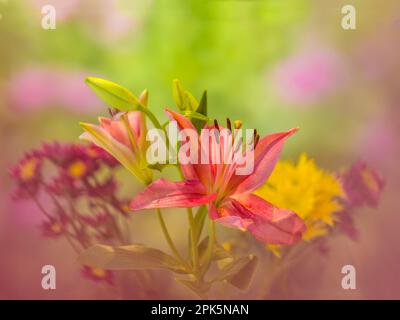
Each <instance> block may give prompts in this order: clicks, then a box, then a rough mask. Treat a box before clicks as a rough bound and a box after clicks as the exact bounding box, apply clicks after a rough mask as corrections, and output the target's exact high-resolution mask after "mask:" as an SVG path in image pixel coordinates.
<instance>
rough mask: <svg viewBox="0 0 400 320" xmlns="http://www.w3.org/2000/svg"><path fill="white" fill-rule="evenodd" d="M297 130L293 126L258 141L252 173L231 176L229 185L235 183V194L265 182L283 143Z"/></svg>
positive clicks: (252, 189)
mask: <svg viewBox="0 0 400 320" xmlns="http://www.w3.org/2000/svg"><path fill="white" fill-rule="evenodd" d="M297 130H298V128H293V129H290V130H289V131H286V132H278V133H273V134H270V135H268V136H266V137H264V138H263V139H261V140H260V141H259V143H258V144H257V146H256V148H255V150H254V171H253V173H252V174H250V175H248V176H235V177H233V178H232V181H231V186H235V185H237V188H236V190H235V192H234V193H235V194H241V193H248V192H252V191H254V190H256V189H257V188H259V187H261V186H262V185H263V184H264V183H265V181H266V180H267V179H268V177H269V176H270V174H271V173H272V171H273V169H274V167H275V165H276V162H277V161H278V158H279V155H280V153H281V150H282V147H283V143H284V142H285V140H286V139H287V138H288V137H290V136H291V135H292V134H294V133H295V132H296V131H297ZM243 178H244V179H243ZM240 180H242V181H240Z"/></svg>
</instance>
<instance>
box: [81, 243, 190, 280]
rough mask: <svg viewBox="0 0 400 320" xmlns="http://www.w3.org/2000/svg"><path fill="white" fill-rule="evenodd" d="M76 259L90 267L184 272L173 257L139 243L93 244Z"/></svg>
mask: <svg viewBox="0 0 400 320" xmlns="http://www.w3.org/2000/svg"><path fill="white" fill-rule="evenodd" d="M78 261H79V262H80V263H81V264H84V265H88V266H90V267H97V268H103V269H109V270H134V269H168V270H171V271H174V272H177V273H185V271H184V269H183V268H182V266H181V265H180V264H179V263H178V261H177V260H176V259H175V258H173V257H171V256H170V255H168V254H166V253H164V252H162V251H161V250H158V249H153V248H149V247H146V246H144V245H141V244H133V245H128V246H121V247H112V246H106V245H99V244H98V245H94V246H93V247H90V248H89V249H87V250H86V251H84V252H83V253H82V254H81V255H80V256H79V258H78Z"/></svg>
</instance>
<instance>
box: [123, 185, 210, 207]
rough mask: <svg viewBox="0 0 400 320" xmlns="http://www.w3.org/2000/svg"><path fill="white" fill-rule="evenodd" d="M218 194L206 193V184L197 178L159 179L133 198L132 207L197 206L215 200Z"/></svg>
mask: <svg viewBox="0 0 400 320" xmlns="http://www.w3.org/2000/svg"><path fill="white" fill-rule="evenodd" d="M216 196H217V194H215V193H214V194H206V191H205V188H204V186H203V185H202V184H201V182H199V181H196V180H187V181H179V182H171V181H168V180H165V179H159V180H157V181H154V182H153V183H151V184H150V185H149V186H148V187H147V188H146V189H144V191H142V192H141V193H139V194H138V195H137V196H136V197H135V198H133V200H132V201H131V203H130V209H131V210H134V211H136V210H141V209H153V208H173V207H175V208H189V207H196V206H200V205H203V204H207V203H209V202H211V201H214V200H215V198H216Z"/></svg>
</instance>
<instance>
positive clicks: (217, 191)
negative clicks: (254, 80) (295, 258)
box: [130, 110, 306, 244]
mask: <svg viewBox="0 0 400 320" xmlns="http://www.w3.org/2000/svg"><path fill="white" fill-rule="evenodd" d="M166 112H167V114H168V115H169V117H170V118H171V119H173V120H175V121H176V122H177V123H178V125H179V127H180V128H181V129H192V130H196V129H195V127H194V126H193V124H192V123H191V122H190V120H189V119H187V118H186V117H184V116H183V115H180V114H178V113H175V112H173V111H170V110H166ZM228 127H229V126H228ZM208 128H210V129H212V128H213V127H208ZM221 128H222V127H220V126H218V129H220V130H221ZM296 131H297V129H291V130H289V131H287V132H281V133H273V134H271V135H268V136H266V137H264V138H263V139H260V140H259V141H258V143H257V144H256V146H255V148H254V151H252V152H254V170H253V172H252V173H250V174H247V175H236V174H235V168H236V167H237V166H238V163H236V162H232V163H228V164H225V163H221V164H219V163H214V162H213V159H212V157H211V155H210V158H209V164H191V163H189V164H185V165H183V164H181V169H182V173H183V175H184V177H185V181H180V182H171V181H167V180H165V179H159V180H157V181H155V182H153V183H152V184H150V185H149V186H148V187H147V188H146V189H145V190H144V191H143V192H141V193H139V194H138V195H137V196H136V197H135V198H134V199H133V200H132V201H131V203H130V209H132V210H134V211H136V210H141V209H151V208H171V207H179V208H184V207H195V206H200V205H203V204H208V205H209V217H210V218H211V219H213V220H215V221H217V222H219V223H222V224H223V225H225V226H228V227H232V228H238V229H240V230H243V231H244V230H247V231H249V232H251V233H252V234H253V236H254V237H255V238H257V239H258V240H260V241H262V242H264V243H270V244H294V243H295V242H297V241H298V240H300V239H301V235H302V233H303V232H304V231H305V229H306V227H305V224H304V223H303V221H302V220H301V219H300V218H299V217H298V216H297V215H296V214H295V213H294V212H293V211H291V210H288V209H280V208H277V207H274V206H273V205H272V204H270V203H268V202H266V201H265V200H263V199H261V198H260V197H258V196H256V195H254V194H252V192H253V191H254V190H256V189H257V188H259V187H260V186H261V185H262V184H263V183H265V181H266V180H267V178H268V176H269V175H270V174H271V172H272V170H273V168H274V166H275V164H276V162H277V160H278V157H279V154H280V151H281V149H282V146H283V143H284V141H285V140H286V138H288V137H289V136H291V135H292V134H293V133H295V132H296ZM202 134H203V132H202V133H201V135H200V137H198V139H199V146H200V148H201V141H204V140H202ZM220 139H222V137H220ZM257 140H258V139H256V141H257ZM222 145H223V143H222V140H220V141H216V140H214V139H210V149H212V150H219V152H223V151H222V150H221V149H222V147H221V146H222ZM217 152H218V151H217ZM245 156H246V154H245Z"/></svg>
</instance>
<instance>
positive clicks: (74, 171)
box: [67, 160, 87, 179]
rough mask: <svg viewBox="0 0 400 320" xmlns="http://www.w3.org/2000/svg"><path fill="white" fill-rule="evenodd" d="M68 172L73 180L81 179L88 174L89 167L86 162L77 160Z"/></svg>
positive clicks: (69, 167)
mask: <svg viewBox="0 0 400 320" xmlns="http://www.w3.org/2000/svg"><path fill="white" fill-rule="evenodd" d="M67 171H68V174H69V175H70V176H71V177H72V178H76V179H79V178H82V177H83V176H84V175H85V174H86V172H87V166H86V164H85V162H84V161H82V160H76V161H74V162H72V163H71V164H70V165H69V166H68V169H67Z"/></svg>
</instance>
